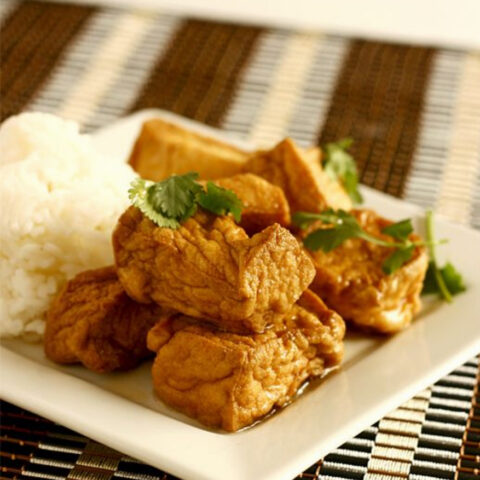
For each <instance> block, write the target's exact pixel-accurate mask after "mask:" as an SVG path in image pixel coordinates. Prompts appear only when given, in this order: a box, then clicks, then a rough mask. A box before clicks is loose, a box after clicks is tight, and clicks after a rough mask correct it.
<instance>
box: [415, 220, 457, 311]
mask: <svg viewBox="0 0 480 480" xmlns="http://www.w3.org/2000/svg"><path fill="white" fill-rule="evenodd" d="M425 223H426V237H427V242H428V253H429V256H430V262H429V264H428V270H427V274H426V276H425V281H424V283H423V290H422V293H438V294H439V295H440V296H441V297H442V298H443V299H444V300H446V301H447V302H451V301H452V295H456V294H457V293H460V292H464V291H465V290H466V287H465V284H464V282H463V278H462V276H461V275H460V273H459V272H458V271H457V270H456V269H455V267H454V266H453V265H452V264H451V263H447V264H446V265H445V266H444V267H443V268H439V267H438V265H437V257H436V252H435V242H434V238H435V235H434V231H433V213H432V212H431V211H427V213H426V217H425Z"/></svg>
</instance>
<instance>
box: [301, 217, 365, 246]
mask: <svg viewBox="0 0 480 480" xmlns="http://www.w3.org/2000/svg"><path fill="white" fill-rule="evenodd" d="M313 216H315V217H316V219H317V220H321V221H322V223H327V224H333V226H332V227H331V228H319V229H318V230H315V231H313V232H312V233H310V234H309V235H307V236H306V237H305V239H304V240H303V243H304V245H305V246H306V247H307V248H308V249H309V250H323V251H324V252H330V251H331V250H333V249H334V248H337V247H338V246H340V245H341V244H342V243H343V242H344V241H345V240H348V239H349V238H356V237H361V236H362V234H363V230H362V228H361V227H360V224H359V223H358V222H357V219H356V218H355V217H354V216H353V215H351V214H349V213H348V212H345V211H344V210H338V211H337V212H335V211H334V210H331V209H329V210H326V211H325V212H323V213H317V214H306V215H305V214H303V212H299V215H297V216H296V217H295V216H294V217H295V218H296V220H297V221H299V222H300V223H302V222H303V224H304V223H305V221H310V219H311V218H312V217H313Z"/></svg>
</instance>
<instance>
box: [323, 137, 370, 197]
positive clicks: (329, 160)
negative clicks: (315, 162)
mask: <svg viewBox="0 0 480 480" xmlns="http://www.w3.org/2000/svg"><path fill="white" fill-rule="evenodd" d="M352 143H353V140H352V139H351V138H344V139H343V140H339V141H338V142H332V143H327V144H326V145H325V146H324V147H323V151H324V152H325V159H324V161H323V168H324V170H325V172H327V174H328V175H329V176H330V177H331V178H333V179H334V180H339V181H340V182H341V183H342V185H343V187H344V188H345V190H346V192H347V193H348V196H349V197H350V199H351V200H352V202H353V203H362V202H363V198H362V195H361V194H360V192H359V190H358V172H357V166H356V164H355V160H354V159H353V157H352V155H350V154H349V153H348V151H347V150H348V149H349V148H350V147H351V146H352Z"/></svg>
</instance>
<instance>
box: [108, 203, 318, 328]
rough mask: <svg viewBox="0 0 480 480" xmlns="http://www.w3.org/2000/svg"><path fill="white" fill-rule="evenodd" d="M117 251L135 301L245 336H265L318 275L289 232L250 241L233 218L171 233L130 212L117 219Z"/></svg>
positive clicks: (196, 220)
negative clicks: (248, 334)
mask: <svg viewBox="0 0 480 480" xmlns="http://www.w3.org/2000/svg"><path fill="white" fill-rule="evenodd" d="M113 247H114V254H115V261H116V266H117V273H118V276H119V279H120V281H121V282H122V285H123V286H124V288H125V290H126V291H127V292H128V294H129V295H130V296H131V297H132V298H133V299H135V300H137V301H139V302H144V303H148V302H151V301H154V302H157V303H158V304H159V305H163V306H165V307H168V308H172V309H174V310H177V311H179V312H182V313H184V314H185V315H190V316H192V317H196V318H203V319H208V320H209V321H211V322H213V323H215V324H217V325H218V326H220V327H222V328H225V329H227V330H230V331H234V332H241V333H248V332H263V330H265V328H267V327H268V326H269V324H270V323H271V322H272V321H273V320H274V318H275V317H276V316H277V315H278V314H283V313H285V312H286V311H288V310H289V309H290V307H291V306H292V305H293V304H294V303H295V302H296V301H297V300H298V298H299V297H300V295H301V294H302V293H303V292H304V291H305V290H306V288H307V287H308V285H309V284H310V282H311V281H312V279H313V277H314V275H315V270H314V267H313V263H312V261H311V259H310V258H309V256H308V255H307V254H306V253H305V252H304V251H303V249H302V248H301V246H300V245H299V244H298V242H297V240H296V239H295V237H293V235H292V234H291V233H290V232H289V231H288V230H287V229H285V228H283V227H281V226H280V225H278V224H273V225H271V226H269V227H267V228H266V229H264V230H262V231H261V232H259V233H257V234H255V235H254V236H252V237H248V235H247V234H246V232H245V230H244V229H243V228H241V227H239V226H238V225H236V224H235V222H234V221H233V220H232V218H231V217H228V216H218V217H217V216H215V215H212V214H209V213H207V212H205V211H202V210H199V211H198V212H197V213H196V214H195V216H194V217H191V218H189V219H188V220H187V221H186V222H184V223H183V224H182V225H181V226H180V228H178V229H177V230H172V229H169V228H160V227H158V226H157V225H155V224H154V223H153V222H151V221H150V220H149V219H148V218H146V217H145V216H144V215H143V214H142V213H141V212H140V210H138V209H137V208H135V207H131V208H129V209H128V210H127V211H126V212H125V213H124V214H123V215H122V216H121V217H120V219H119V222H118V224H117V227H116V229H115V231H114V234H113Z"/></svg>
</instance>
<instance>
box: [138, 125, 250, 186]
mask: <svg viewBox="0 0 480 480" xmlns="http://www.w3.org/2000/svg"><path fill="white" fill-rule="evenodd" d="M248 155H249V154H248V153H247V152H243V151H242V150H240V149H238V148H235V147H233V146H231V145H229V144H226V143H223V142H220V141H218V140H215V139H213V138H208V137H205V136H203V135H200V134H198V133H196V132H193V131H191V130H185V129H184V128H182V127H179V126H177V125H175V124H172V123H169V122H166V121H165V120H161V119H153V120H148V121H146V122H145V123H144V124H143V126H142V130H141V132H140V135H139V136H138V138H137V140H136V142H135V145H134V147H133V150H132V152H131V154H130V159H129V161H128V163H130V165H131V166H132V167H133V169H134V170H135V171H136V172H138V174H139V175H140V176H141V177H143V178H148V179H150V180H154V181H156V182H158V181H160V180H164V179H165V178H168V177H170V176H171V175H173V174H177V175H182V174H184V173H188V172H198V174H199V175H200V178H202V179H215V178H222V177H229V176H231V175H235V174H237V173H241V172H242V171H243V167H244V164H245V162H246V161H247V158H248Z"/></svg>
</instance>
